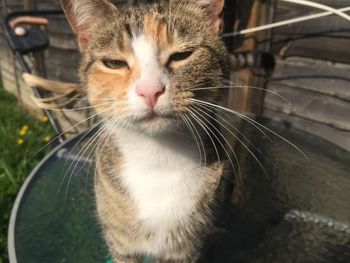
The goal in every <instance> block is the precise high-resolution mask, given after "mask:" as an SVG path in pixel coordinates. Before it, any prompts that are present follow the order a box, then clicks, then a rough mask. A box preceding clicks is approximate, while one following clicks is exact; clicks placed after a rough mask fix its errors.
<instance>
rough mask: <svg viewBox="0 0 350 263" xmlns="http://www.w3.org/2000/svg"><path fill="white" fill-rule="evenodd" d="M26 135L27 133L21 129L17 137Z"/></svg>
mask: <svg viewBox="0 0 350 263" xmlns="http://www.w3.org/2000/svg"><path fill="white" fill-rule="evenodd" d="M26 133H27V131H26V130H23V129H22V130H20V131H19V135H21V136H23V135H25V134H26Z"/></svg>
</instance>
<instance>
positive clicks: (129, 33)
mask: <svg viewBox="0 0 350 263" xmlns="http://www.w3.org/2000/svg"><path fill="white" fill-rule="evenodd" d="M119 2H121V1H119ZM138 2H142V1H138ZM145 2H152V1H145ZM63 4H64V7H65V10H66V14H67V15H68V17H69V18H70V22H71V24H72V25H73V29H74V30H75V32H76V33H77V35H78V40H79V44H80V47H81V51H82V56H83V62H82V65H81V78H82V80H83V82H84V83H85V85H86V87H87V93H88V96H89V100H90V103H91V104H92V105H93V106H94V107H95V108H96V110H97V111H98V112H100V113H101V115H102V116H104V117H105V118H107V120H108V119H113V120H116V119H117V120H118V123H121V124H124V125H125V124H127V125H129V126H131V127H134V128H137V129H141V130H143V131H145V132H148V133H158V132H163V131H165V130H172V129H174V128H176V127H177V126H178V125H179V124H181V123H182V122H183V121H184V120H183V118H184V116H191V107H192V104H193V103H192V101H191V100H190V99H193V98H194V99H198V100H205V101H208V102H214V103H215V102H217V101H218V100H219V99H220V93H221V90H220V89H216V88H215V87H220V86H222V85H223V84H224V81H225V78H226V77H227V75H228V65H229V62H228V56H227V53H226V50H225V47H224V45H223V43H222V42H221V41H220V39H219V37H218V35H219V32H218V31H219V27H220V23H221V20H220V13H221V10H222V7H223V1H222V0H200V1H194V0H193V1H192V0H173V1H167V0H165V1H154V3H138V4H133V5H127V4H116V5H112V4H110V3H107V2H105V1H104V0H99V1H98V0H64V1H63ZM201 87H212V88H211V89H205V90H201V89H198V88H201Z"/></svg>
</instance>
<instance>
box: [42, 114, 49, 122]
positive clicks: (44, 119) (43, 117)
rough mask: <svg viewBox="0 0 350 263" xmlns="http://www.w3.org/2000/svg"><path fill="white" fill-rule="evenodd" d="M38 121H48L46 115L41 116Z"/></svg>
mask: <svg viewBox="0 0 350 263" xmlns="http://www.w3.org/2000/svg"><path fill="white" fill-rule="evenodd" d="M40 120H41V121H42V122H47V121H48V120H49V119H48V118H47V116H46V115H43V116H42V117H41V118H40Z"/></svg>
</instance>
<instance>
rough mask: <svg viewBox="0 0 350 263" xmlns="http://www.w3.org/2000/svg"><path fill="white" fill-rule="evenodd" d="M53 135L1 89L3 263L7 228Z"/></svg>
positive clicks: (0, 249)
mask: <svg viewBox="0 0 350 263" xmlns="http://www.w3.org/2000/svg"><path fill="white" fill-rule="evenodd" d="M52 135H53V133H52V130H51V127H50V125H49V124H48V122H47V120H46V119H45V118H44V117H43V118H42V119H41V120H40V119H38V118H35V117H34V116H32V115H30V114H28V113H26V112H25V111H24V110H22V109H21V108H20V107H19V106H18V104H17V100H16V98H15V97H14V96H13V95H11V94H9V93H8V92H6V91H5V90H4V89H3V88H1V87H0V263H5V262H8V257H7V227H8V221H9V217H10V213H11V208H12V205H13V202H14V200H15V198H16V194H17V192H18V190H19V188H20V187H21V185H22V183H23V181H24V180H25V178H26V177H27V176H28V174H29V173H30V171H31V170H32V169H33V168H34V167H35V165H36V164H37V163H38V162H39V161H40V160H41V159H42V158H43V157H44V156H45V154H46V153H47V152H48V151H49V147H45V150H43V151H41V152H40V153H38V154H36V153H37V151H38V150H39V149H40V148H42V147H43V146H44V145H46V143H47V142H46V141H47V140H48V139H49V138H50V137H51V136H52Z"/></svg>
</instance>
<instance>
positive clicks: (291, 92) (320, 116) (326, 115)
mask: <svg viewBox="0 0 350 263" xmlns="http://www.w3.org/2000/svg"><path fill="white" fill-rule="evenodd" d="M273 91H275V92H277V93H278V94H279V95H280V96H283V97H284V98H285V99H287V100H288V101H289V103H287V102H286V101H284V100H283V99H281V98H279V97H277V96H274V94H271V93H269V92H267V93H266V96H265V105H264V108H265V110H270V111H276V112H279V113H284V114H287V115H291V116H297V117H303V118H305V119H308V120H313V121H315V122H319V123H323V124H327V125H329V126H332V127H335V128H337V129H339V130H347V131H350V119H349V113H350V107H349V106H350V104H349V102H347V101H344V100H341V99H338V98H334V97H331V96H328V95H324V94H320V93H315V92H310V91H306V90H299V91H297V92H296V90H295V88H290V87H287V86H282V85H281V86H275V87H274V90H273Z"/></svg>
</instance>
